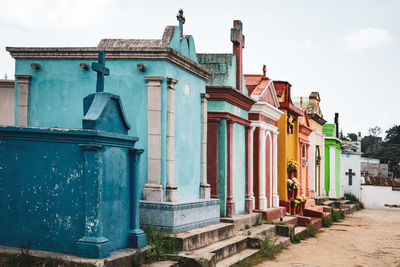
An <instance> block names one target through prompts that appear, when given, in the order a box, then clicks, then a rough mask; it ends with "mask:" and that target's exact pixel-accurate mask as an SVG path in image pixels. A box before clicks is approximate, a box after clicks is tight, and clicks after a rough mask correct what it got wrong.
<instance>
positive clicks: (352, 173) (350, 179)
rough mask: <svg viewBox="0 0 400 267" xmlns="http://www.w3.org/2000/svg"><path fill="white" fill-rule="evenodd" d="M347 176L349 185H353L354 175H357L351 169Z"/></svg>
mask: <svg viewBox="0 0 400 267" xmlns="http://www.w3.org/2000/svg"><path fill="white" fill-rule="evenodd" d="M345 174H346V175H348V176H349V185H352V184H353V175H356V174H355V173H354V172H353V170H352V169H349V171H348V172H345Z"/></svg>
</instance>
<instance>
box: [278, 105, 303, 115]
mask: <svg viewBox="0 0 400 267" xmlns="http://www.w3.org/2000/svg"><path fill="white" fill-rule="evenodd" d="M279 108H284V109H287V110H288V111H291V112H292V113H295V114H296V115H298V116H303V111H302V110H301V109H299V108H298V107H296V106H295V105H293V104H292V103H288V102H279Z"/></svg>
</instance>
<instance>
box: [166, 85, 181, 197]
mask: <svg viewBox="0 0 400 267" xmlns="http://www.w3.org/2000/svg"><path fill="white" fill-rule="evenodd" d="M177 83H178V80H175V79H172V78H168V79H167V84H168V103H167V186H166V191H167V192H166V195H167V201H168V202H177V201H178V187H177V186H176V185H175V169H174V166H175V165H174V164H175V84H177Z"/></svg>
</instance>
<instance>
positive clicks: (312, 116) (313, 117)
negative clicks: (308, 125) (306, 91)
mask: <svg viewBox="0 0 400 267" xmlns="http://www.w3.org/2000/svg"><path fill="white" fill-rule="evenodd" d="M307 115H308V117H309V118H310V119H312V120H314V121H315V122H317V123H318V124H319V125H321V126H322V125H324V124H325V123H326V120H324V119H323V118H321V117H320V116H318V115H316V114H309V113H307Z"/></svg>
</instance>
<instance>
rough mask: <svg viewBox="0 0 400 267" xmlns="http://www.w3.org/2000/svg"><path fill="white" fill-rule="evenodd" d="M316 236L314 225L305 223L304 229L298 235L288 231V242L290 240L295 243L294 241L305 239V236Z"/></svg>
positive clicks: (298, 241)
mask: <svg viewBox="0 0 400 267" xmlns="http://www.w3.org/2000/svg"><path fill="white" fill-rule="evenodd" d="M316 236H317V231H316V230H315V227H314V225H312V224H309V225H307V227H306V229H305V230H304V231H303V232H302V233H300V234H298V235H295V234H294V233H293V232H291V233H290V242H292V243H293V244H296V243H300V241H301V240H305V239H307V238H310V237H316Z"/></svg>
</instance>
